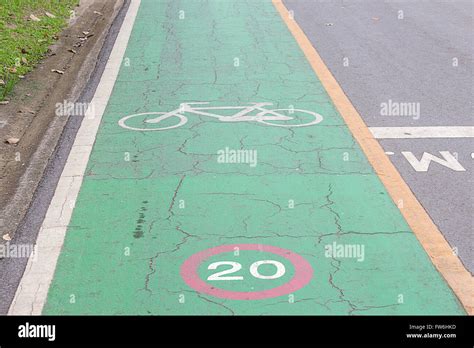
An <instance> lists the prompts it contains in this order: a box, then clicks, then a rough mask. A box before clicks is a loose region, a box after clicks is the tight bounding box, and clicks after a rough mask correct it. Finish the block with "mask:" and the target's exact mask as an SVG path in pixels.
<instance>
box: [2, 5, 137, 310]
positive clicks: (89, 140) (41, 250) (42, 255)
mask: <svg viewBox="0 0 474 348" xmlns="http://www.w3.org/2000/svg"><path fill="white" fill-rule="evenodd" d="M140 2H141V0H132V1H131V3H130V6H129V8H128V11H127V14H126V16H125V18H124V21H123V23H122V26H121V28H120V32H119V34H118V36H117V39H116V41H115V44H114V47H113V49H112V52H111V53H110V57H109V60H108V61H107V65H106V68H105V70H104V73H103V74H102V77H101V79H100V82H99V85H98V86H97V90H96V92H95V95H94V98H93V99H92V101H91V105H93V108H89V109H88V110H87V112H86V115H85V117H84V119H83V121H82V124H81V127H80V128H79V131H78V133H77V136H76V139H75V141H74V145H73V147H72V149H71V153H70V154H69V157H68V159H67V162H66V165H65V167H64V170H63V172H62V174H61V178H60V179H59V182H58V186H57V187H56V191H55V193H54V197H53V199H52V201H51V204H50V206H49V208H48V211H47V213H46V217H45V219H44V221H43V224H42V226H41V229H40V231H39V234H38V239H37V240H36V252H37V258H36V260H33V258H30V259H29V260H28V264H27V265H26V269H25V273H24V274H23V277H22V279H21V282H20V284H19V286H18V289H17V290H16V293H15V298H14V299H13V302H12V304H11V306H10V309H9V311H8V314H9V315H40V314H41V313H42V311H43V307H44V304H45V302H46V298H47V296H48V290H49V286H50V284H51V281H52V280H53V276H54V271H55V269H56V263H57V261H58V257H59V254H60V252H61V248H62V246H63V243H64V238H65V236H66V231H67V227H68V225H69V222H70V219H71V215H72V211H73V209H74V205H75V203H76V199H77V195H78V194H79V190H80V188H81V184H82V180H83V176H84V171H85V170H86V166H87V162H88V160H89V155H90V153H91V151H92V146H93V144H94V141H95V138H96V134H97V130H98V129H99V125H100V121H101V119H102V115H103V113H104V110H105V107H106V106H107V102H108V100H109V98H110V95H111V93H112V89H113V87H114V84H115V80H116V79H117V75H118V73H119V70H120V65H121V62H122V59H123V56H124V54H125V49H126V48H127V44H128V40H129V38H130V34H131V32H132V28H133V24H134V22H135V18H136V16H137V12H138V8H139V7H140Z"/></svg>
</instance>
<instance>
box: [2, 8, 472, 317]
mask: <svg viewBox="0 0 474 348" xmlns="http://www.w3.org/2000/svg"><path fill="white" fill-rule="evenodd" d="M285 4H286V6H287V7H288V9H289V10H290V11H291V12H290V15H292V16H294V19H296V22H297V23H298V25H300V26H301V28H302V29H303V30H304V32H305V33H306V35H307V37H308V38H309V39H310V40H311V41H312V45H313V46H314V48H315V49H316V50H317V51H318V52H319V53H320V54H321V56H322V58H323V61H324V62H323V63H322V64H319V67H315V65H314V64H311V63H310V62H314V60H315V56H311V54H310V53H308V51H307V49H305V48H304V47H303V45H302V44H301V40H302V35H301V34H298V31H295V29H294V27H292V25H294V22H292V23H290V22H289V20H288V19H287V18H288V17H287V11H286V9H284V8H283V6H281V3H279V2H278V1H275V2H271V1H240V0H239V1H235V2H230V1H217V0H216V1H209V2H207V1H206V2H201V1H194V0H183V1H181V2H176V1H154V0H141V1H139V0H133V1H132V2H131V3H130V6H129V8H128V9H127V10H126V14H124V17H123V23H122V25H121V27H120V29H119V31H118V33H117V37H116V40H115V37H111V38H109V40H108V41H107V45H112V44H113V48H112V49H111V52H110V56H109V54H108V49H106V50H105V51H106V52H107V54H106V55H104V56H102V58H101V60H100V66H102V65H105V67H104V66H102V67H101V68H100V69H99V71H96V74H97V76H95V78H98V76H100V74H101V71H102V69H103V71H104V73H103V75H102V77H101V79H100V81H97V80H96V81H95V82H94V84H93V85H92V86H90V91H89V92H90V93H91V94H92V91H95V92H94V96H93V97H92V96H91V103H92V105H93V106H94V108H93V109H92V108H90V109H88V112H87V113H86V115H85V117H84V119H83V120H82V124H81V125H80V128H79V130H78V133H77V136H76V137H75V139H72V138H73V135H74V133H75V132H73V131H72V130H71V134H70V136H68V137H67V139H65V140H63V142H62V144H61V147H60V150H61V149H67V150H68V149H69V147H70V148H71V152H70V154H69V155H68V156H67V159H66V158H65V157H66V155H65V153H61V152H59V153H60V154H62V155H61V156H59V157H61V158H59V159H58V158H56V159H55V161H56V162H54V161H53V165H52V169H51V171H52V172H51V173H47V174H46V177H45V184H44V185H43V186H44V188H43V192H45V193H46V194H45V195H44V196H41V192H40V193H39V194H37V197H36V198H37V199H36V201H35V202H34V203H33V205H32V207H33V208H32V209H31V212H30V214H29V216H28V218H27V221H26V224H24V226H23V228H24V229H25V228H26V230H27V231H23V233H19V234H18V235H19V236H28V238H29V239H28V240H25V241H24V242H25V243H27V242H32V240H34V239H35V237H36V232H37V231H38V230H39V233H38V238H37V240H36V241H37V246H38V255H39V261H38V262H37V261H35V260H33V259H32V258H30V260H28V264H27V265H26V270H25V272H24V273H22V271H23V269H25V262H24V261H18V262H17V260H15V259H12V258H9V259H7V260H3V261H2V262H3V265H6V267H5V268H3V269H2V270H0V279H7V280H8V285H5V286H3V287H2V292H1V293H0V294H1V297H0V299H1V300H2V301H1V302H2V303H1V306H0V311H2V312H6V311H7V310H8V313H10V314H144V315H147V314H188V315H196V314H198V315H202V314H218V315H231V314H258V315H262V314H283V315H286V314H312V315H314V314H346V315H352V314H386V315H396V314H466V312H467V311H472V308H473V307H472V306H471V305H469V304H470V303H471V302H470V301H471V299H472V296H471V297H470V294H469V293H468V292H467V291H465V288H467V284H469V281H458V282H457V283H456V284H455V285H456V286H454V287H453V286H452V284H453V277H455V276H456V274H458V273H456V274H455V276H452V274H447V273H446V270H448V271H449V270H450V267H449V266H450V265H452V264H453V263H452V260H453V259H454V260H455V263H456V265H459V261H458V260H457V258H455V257H453V255H452V254H451V253H450V252H449V247H448V246H447V244H446V243H445V241H444V239H442V238H438V239H441V240H442V243H443V244H442V247H441V248H440V249H442V252H443V253H442V256H443V257H442V258H441V260H443V261H446V264H448V266H446V267H444V266H445V265H441V267H439V266H440V264H439V263H436V262H438V261H437V260H439V259H440V258H436V257H432V258H430V257H429V256H432V255H428V254H429V253H427V250H428V249H430V245H428V246H427V245H426V240H425V243H423V240H422V238H420V236H421V235H429V236H431V237H433V236H434V238H433V239H436V237H439V234H438V235H437V234H436V233H437V232H436V231H435V230H436V228H428V229H427V230H429V231H428V232H430V231H431V232H433V231H434V232H433V233H431V234H429V233H428V234H425V233H424V231H420V226H426V223H425V224H422V223H420V224H417V223H416V221H415V222H414V221H413V219H414V218H413V216H415V217H416V218H419V219H420V220H424V221H426V220H430V219H429V218H428V217H427V216H426V214H425V212H424V211H423V210H422V209H419V205H418V203H416V202H415V204H413V201H414V200H413V197H412V195H411V193H410V192H408V190H405V191H404V189H403V187H405V186H403V185H402V184H400V182H401V181H402V180H401V179H399V177H398V176H397V175H398V174H397V175H393V172H395V171H394V170H393V166H392V165H391V164H390V162H389V161H388V159H387V158H386V156H385V155H384V154H383V151H385V152H386V153H387V154H388V155H389V156H390V158H391V159H392V160H393V163H394V164H395V165H396V166H397V168H398V170H399V171H400V172H401V173H402V175H403V177H404V179H405V180H406V182H407V183H408V184H409V186H410V188H411V189H412V190H413V192H414V193H415V194H416V196H417V197H418V199H419V200H420V201H421V203H422V205H423V206H424V207H425V208H426V210H427V211H428V212H429V214H430V215H431V217H432V218H433V220H434V221H435V223H436V224H437V225H438V226H439V228H440V230H441V231H442V232H443V234H444V235H445V236H446V238H447V240H448V241H449V243H450V245H451V247H453V248H456V250H457V252H458V253H459V255H460V257H461V259H462V261H463V262H464V264H465V265H466V266H467V267H468V268H470V270H471V271H472V266H473V265H472V238H471V233H472V218H471V216H472V197H471V196H472V195H471V192H472V170H473V168H472V160H473V159H472V155H471V152H472V150H471V148H470V147H469V146H470V145H472V142H471V141H472V135H471V132H472V128H469V127H471V126H472V119H471V117H472V100H471V97H472V96H471V94H472V93H470V89H471V88H472V86H471V83H472V77H473V76H472V69H471V67H472V51H471V50H472V49H471V48H470V47H472V45H471V42H469V40H470V39H469V34H470V33H469V30H468V29H469V28H472V23H471V22H470V21H472V4H470V3H469V2H455V3H447V2H442V3H441V2H440V3H438V2H410V3H405V2H393V3H379V2H375V1H360V2H354V3H350V4H348V3H346V2H332V1H331V2H329V1H324V2H321V1H286V2H285ZM124 11H125V10H124ZM470 16H471V17H470ZM282 19H283V20H282ZM114 35H115V34H114ZM307 46H311V45H309V44H308V45H306V47H307ZM109 47H110V46H109ZM324 63H325V64H326V65H327V66H328V67H329V69H330V70H331V71H332V72H333V74H334V75H335V77H336V79H337V81H338V82H339V83H340V85H341V86H342V88H343V89H344V91H345V92H346V93H347V95H348V96H349V98H350V99H351V101H352V103H353V104H354V106H355V107H356V109H357V110H358V111H359V113H360V114H361V116H362V117H363V118H364V120H365V122H366V123H367V125H368V126H369V128H370V130H371V131H372V132H373V134H374V135H375V136H376V138H380V142H381V144H382V146H383V148H384V150H381V149H380V147H379V146H378V144H377V142H375V141H373V138H372V137H370V136H367V135H370V133H369V130H368V129H367V128H366V127H365V126H364V125H363V124H362V126H361V127H360V128H363V129H362V130H361V131H358V130H357V127H359V126H357V127H356V126H354V124H356V125H360V124H361V122H360V119H359V118H358V116H357V115H355V116H357V117H354V118H357V119H358V121H357V120H351V119H349V117H348V116H347V115H348V114H349V115H352V116H354V114H351V113H350V112H349V113H348V112H347V108H346V109H345V111H341V109H344V108H341V107H340V106H341V105H346V106H347V104H350V102H349V101H345V100H344V99H339V100H336V99H337V98H334V90H335V89H338V87H337V86H336V88H333V89H331V88H328V87H327V86H328V85H330V84H331V82H330V81H331V77H330V76H329V77H328V75H329V74H326V73H325V71H327V69H326V67H325V65H324ZM325 69H326V70H325ZM315 73H316V74H315ZM328 81H329V82H328ZM95 83H97V89H95ZM332 86H333V87H334V85H332ZM86 100H88V98H86ZM466 101H470V102H471V104H467V103H466ZM196 102H200V103H199V104H196ZM203 103H204V104H203ZM77 126H78V125H77V124H76V125H75V126H74V127H77ZM434 126H446V127H448V128H446V127H443V128H426V127H434ZM74 127H72V128H74ZM393 127H409V128H402V129H398V128H393ZM419 127H425V128H419ZM449 127H457V128H449ZM70 128H71V127H70ZM72 128H71V129H72ZM74 129H75V128H74ZM364 132H365V133H364ZM361 134H362V136H361ZM364 134H365V137H364V136H363V135H364ZM448 136H449V138H447V137H448ZM417 137H422V138H417ZM388 138H390V139H388ZM367 139H369V140H368V141H367ZM72 142H73V143H72ZM64 151H65V150H64ZM440 151H441V152H440ZM66 152H67V151H66ZM374 159H379V162H380V163H381V164H380V166H378V164H377V163H375V162H376V161H374ZM64 162H65V163H64ZM55 163H56V165H55ZM63 164H64V169H63V168H62V166H63ZM376 168H378V169H381V170H380V171H377V170H376ZM387 168H388V169H387ZM380 172H382V174H381V173H380ZM60 173H61V175H60V178H59V181H55V180H52V179H51V178H52V177H55V178H56V179H57V176H59V174H60ZM384 175H385V178H387V177H388V178H391V179H390V180H392V179H393V181H394V182H395V181H396V183H395V184H394V186H396V187H397V188H400V187H401V189H399V191H397V194H398V193H400V194H401V195H402V196H403V197H405V201H406V202H403V201H401V202H398V203H397V202H394V200H393V199H392V197H393V192H394V191H393V190H394V188H393V187H394V186H390V183H389V184H387V181H385V178H384V177H382V176H384ZM48 180H49V181H48ZM53 188H56V189H55V191H54V196H53V197H52V199H51V203H50V204H49V206H47V207H46V206H45V205H47V203H45V202H44V200H49V199H50V197H51V196H52V191H53ZM407 192H408V194H407ZM41 197H47V198H43V200H42V199H41ZM407 202H408V203H407ZM405 203H406V204H411V207H415V208H414V209H413V211H414V212H415V213H414V214H413V215H412V216H411V217H410V216H408V217H407V215H405V214H404V211H403V209H404V204H405ZM406 211H412V210H406ZM406 211H405V212H406ZM44 216H45V217H44ZM43 217H44V219H43ZM429 223H431V220H430V221H429ZM430 226H432V225H430ZM33 231H34V232H33ZM20 241H21V239H20ZM13 242H17V241H15V240H14V241H13ZM428 244H429V243H428ZM433 244H436V243H435V242H433ZM436 245H439V244H436ZM430 250H433V249H430ZM446 254H448V255H447V256H446ZM435 256H439V255H435ZM433 260H435V261H433ZM229 266H230V268H228V267H229ZM435 266H436V267H435ZM460 268H462V267H460ZM453 269H456V270H459V268H453ZM462 271H463V272H464V273H463V274H462V275H459V277H461V276H463V277H464V278H462V279H463V280H465V279H466V277H465V276H466V275H467V274H468V272H466V271H465V270H464V268H462ZM20 278H21V279H20ZM448 278H449V279H448ZM459 279H461V278H459ZM471 280H472V279H471ZM455 281H457V279H455ZM18 283H20V285H19V286H17V285H18ZM5 284H6V282H5ZM15 289H16V290H15ZM15 291H16V293H15ZM14 295H15V298H13V296H14ZM463 301H464V302H463ZM466 303H467V304H468V305H465V304H466ZM463 305H464V306H463Z"/></svg>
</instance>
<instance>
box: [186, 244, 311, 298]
mask: <svg viewBox="0 0 474 348" xmlns="http://www.w3.org/2000/svg"><path fill="white" fill-rule="evenodd" d="M236 249H238V250H243V251H249V250H255V251H263V252H269V253H272V254H275V255H278V256H280V257H283V258H284V259H286V260H288V261H289V262H290V263H291V265H292V266H293V267H294V276H293V277H292V278H291V279H290V280H289V281H288V282H286V283H284V284H282V285H280V286H277V287H275V288H272V289H267V290H262V291H232V290H226V289H222V288H218V287H217V285H214V284H215V283H210V282H205V281H204V280H203V279H202V278H201V277H200V275H199V273H198V268H199V266H200V265H201V264H202V263H203V262H205V261H206V260H207V259H209V258H210V257H211V256H214V255H218V254H222V253H228V252H233V251H235V250H236ZM220 264H228V265H230V266H232V268H230V269H225V270H224V268H222V269H221V271H220V272H217V273H213V274H212V275H211V276H209V277H208V278H207V280H208V281H209V280H221V281H222V280H224V281H225V280H229V281H232V280H241V279H242V276H240V275H236V274H237V273H236V272H238V271H239V270H240V269H241V267H242V265H240V264H239V263H237V262H232V261H223V262H215V263H213V264H211V265H210V268H208V269H213V270H217V268H218V267H219V266H220ZM262 264H272V265H274V266H275V267H276V272H274V273H273V274H271V275H262V274H260V272H259V270H258V268H259V266H260V265H262ZM246 266H247V265H246ZM246 266H244V267H246ZM231 273H233V274H235V275H230V274H231ZM250 273H251V274H252V276H253V277H255V278H259V279H275V278H279V277H281V276H283V274H284V273H285V268H284V266H283V265H282V263H281V262H278V261H275V260H261V261H257V262H254V263H253V264H252V265H250ZM181 277H182V278H183V280H184V281H185V283H186V284H187V285H188V286H190V287H191V288H193V289H194V290H196V291H198V292H200V293H204V294H207V295H211V296H215V297H219V298H225V299H231V300H262V299H266V298H272V297H278V296H282V295H287V294H290V293H293V292H295V291H297V290H299V289H301V288H302V287H304V286H305V285H307V284H308V283H309V282H310V281H311V279H312V277H313V268H312V267H311V265H310V264H309V262H308V261H306V260H305V259H304V258H303V257H302V256H300V255H298V254H296V253H295V252H293V251H291V250H287V249H282V248H279V247H275V246H271V245H262V244H230V245H221V246H218V247H214V248H210V249H206V250H203V251H200V252H198V253H196V254H194V255H192V256H190V257H189V258H188V259H187V260H186V261H185V262H184V263H183V264H182V266H181Z"/></svg>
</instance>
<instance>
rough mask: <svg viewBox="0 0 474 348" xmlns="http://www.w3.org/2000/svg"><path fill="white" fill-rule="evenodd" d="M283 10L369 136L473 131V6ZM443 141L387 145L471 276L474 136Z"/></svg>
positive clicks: (369, 1)
mask: <svg viewBox="0 0 474 348" xmlns="http://www.w3.org/2000/svg"><path fill="white" fill-rule="evenodd" d="M284 3H285V5H286V7H287V8H288V9H289V10H290V11H293V13H294V19H295V20H296V21H297V23H298V24H299V26H300V27H301V28H302V29H303V31H304V32H305V34H306V36H307V37H308V38H309V40H310V41H311V42H312V44H313V46H314V47H315V48H316V50H317V51H318V53H319V54H320V55H321V57H322V58H323V60H324V61H325V63H326V65H327V66H328V68H329V69H330V70H331V72H332V73H333V75H334V76H335V77H336V79H337V81H338V82H339V84H340V85H341V87H342V88H343V90H344V91H345V93H346V95H347V96H348V97H349V99H350V100H351V101H352V103H353V105H354V106H355V107H356V109H357V110H358V112H359V113H360V115H361V116H362V117H363V119H364V121H365V122H366V124H367V125H368V126H369V127H433V126H438V127H441V126H442V127H443V129H444V130H447V129H449V128H446V127H454V126H458V127H461V126H462V127H469V126H471V127H472V126H474V122H473V114H474V112H473V100H474V99H473V95H474V93H473V83H474V79H473V77H474V76H473V67H474V64H473V63H474V62H473V50H474V42H473V38H474V35H473V33H474V24H473V23H474V22H473V12H474V11H473V7H474V2H473V1H471V0H467V1H456V0H455V1H421V0H417V1H378V0H365V1H323V0H304V1H303V0H285V1H284ZM464 129H467V128H464ZM388 130H389V131H390V129H388ZM442 131H443V130H441V132H442ZM408 132H410V130H408ZM439 133H440V131H439V128H437V130H431V131H429V134H428V137H424V138H413V139H406V138H393V139H385V138H380V143H381V145H382V147H383V148H384V150H385V151H386V152H387V154H388V155H389V156H390V158H391V160H392V162H393V163H394V165H395V166H396V167H397V169H398V170H399V172H400V173H401V174H402V176H403V178H404V179H405V181H406V182H407V183H408V185H409V186H410V188H411V189H412V191H413V192H414V193H415V195H416V197H417V198H418V200H419V201H420V202H421V204H422V205H423V206H424V208H425V209H426V210H427V211H428V213H429V214H430V216H431V218H432V219H433V221H434V222H435V223H436V224H437V226H438V227H439V229H440V230H441V232H442V233H443V234H444V236H445V238H446V239H447V240H448V242H449V244H450V245H451V247H452V248H453V249H454V251H455V252H457V253H458V255H459V257H460V259H461V261H462V262H463V264H464V265H465V266H466V268H467V269H468V270H469V271H470V272H471V273H472V272H473V270H474V251H473V249H474V248H473V243H474V242H473V220H474V218H473V216H474V209H473V208H474V204H473V203H474V200H473V175H472V173H473V170H474V167H473V162H474V159H473V156H474V155H473V152H474V149H473V138H472V135H473V134H472V130H470V129H468V132H467V133H468V134H467V136H466V131H464V132H461V133H462V134H458V133H460V132H459V131H456V134H457V136H458V137H456V138H446V137H445V135H443V134H439ZM469 134H470V136H469ZM440 151H441V153H440Z"/></svg>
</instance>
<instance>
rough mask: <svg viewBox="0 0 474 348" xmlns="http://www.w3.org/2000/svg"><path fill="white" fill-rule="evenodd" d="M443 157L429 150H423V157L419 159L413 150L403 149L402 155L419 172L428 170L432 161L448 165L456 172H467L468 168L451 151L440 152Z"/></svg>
mask: <svg viewBox="0 0 474 348" xmlns="http://www.w3.org/2000/svg"><path fill="white" fill-rule="evenodd" d="M439 153H440V154H441V156H443V158H439V157H436V156H435V155H432V154H430V153H428V152H423V155H422V156H421V159H420V160H418V159H417V158H416V157H415V155H414V154H413V153H412V152H411V151H402V155H403V156H404V157H405V158H406V159H407V161H408V162H409V163H410V164H411V166H412V167H413V169H415V170H416V171H417V172H427V171H428V168H429V167H430V163H431V162H435V163H438V164H440V165H442V166H444V167H447V168H449V169H451V170H454V171H455V172H465V171H466V169H465V168H464V167H463V166H462V165H461V163H459V161H458V160H457V158H456V157H455V156H454V155H452V154H451V152H449V151H440V152H439Z"/></svg>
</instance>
